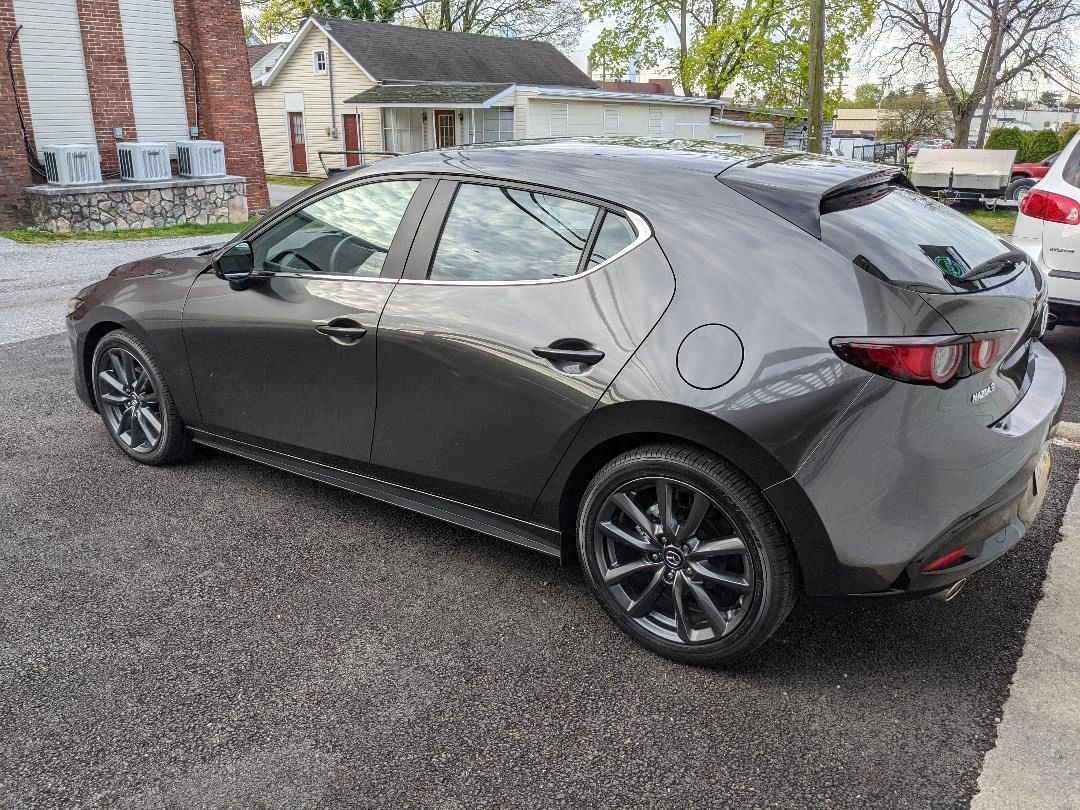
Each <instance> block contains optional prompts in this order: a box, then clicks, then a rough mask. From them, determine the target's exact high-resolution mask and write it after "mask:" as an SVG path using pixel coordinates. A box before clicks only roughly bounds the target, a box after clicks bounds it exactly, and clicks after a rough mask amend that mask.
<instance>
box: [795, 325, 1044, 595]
mask: <svg viewBox="0 0 1080 810" xmlns="http://www.w3.org/2000/svg"><path fill="white" fill-rule="evenodd" d="M895 385H896V386H902V387H900V388H893V389H891V390H889V389H884V388H883V389H882V390H880V391H879V392H878V393H877V395H876V396H874V395H871V396H870V397H869V399H870V400H872V401H870V402H867V403H866V404H865V405H864V407H862V408H861V409H859V412H858V413H854V414H852V415H851V416H850V417H849V418H848V420H846V422H845V423H844V424H843V425H841V426H840V429H839V430H838V431H837V432H836V435H834V436H831V437H830V438H829V439H828V440H827V441H826V442H824V443H823V446H822V447H820V448H819V450H818V452H817V453H816V454H815V455H818V456H819V459H820V461H819V462H818V463H817V464H815V463H813V460H811V462H810V463H807V464H806V465H805V467H804V469H802V470H800V471H799V473H798V474H797V475H796V480H797V481H798V483H799V484H800V485H801V486H802V488H803V490H804V491H805V493H806V496H807V497H808V499H809V500H810V502H811V503H812V504H813V506H814V508H815V510H816V512H817V514H818V516H820V519H821V522H822V525H823V527H824V530H825V531H826V532H827V534H828V537H829V540H830V542H831V545H832V548H833V550H834V551H835V554H836V562H837V564H838V568H837V569H836V570H835V572H834V574H833V575H832V576H830V577H829V579H828V580H827V581H822V579H821V578H815V577H814V576H813V575H812V573H811V574H810V576H804V579H805V580H806V582H807V590H808V591H809V592H810V593H811V594H820V595H866V596H904V595H908V596H918V595H929V594H932V593H935V592H937V591H941V590H944V589H945V588H948V587H949V586H950V585H951V584H953V583H955V582H957V581H958V580H961V579H963V578H965V577H967V576H969V575H970V574H972V573H974V572H975V571H977V570H979V569H980V568H982V567H984V566H986V565H988V564H990V563H991V562H993V561H994V560H995V559H996V558H997V557H999V556H1001V555H1002V554H1003V553H1005V552H1006V551H1008V550H1009V549H1010V548H1012V547H1013V546H1014V545H1016V544H1017V543H1018V542H1019V541H1020V540H1021V539H1022V537H1023V536H1024V533H1025V532H1026V531H1027V528H1028V527H1029V526H1030V525H1031V523H1032V521H1033V520H1034V519H1035V515H1036V513H1037V512H1038V510H1039V507H1040V506H1041V505H1042V501H1043V498H1044V497H1045V488H1043V487H1040V488H1038V489H1036V488H1035V470H1036V466H1037V465H1038V464H1039V460H1040V458H1041V457H1042V455H1043V453H1044V451H1045V450H1046V449H1047V447H1048V446H1049V445H1048V443H1049V441H1050V438H1051V436H1052V431H1053V427H1054V425H1056V424H1057V422H1058V420H1059V411H1060V408H1061V402H1062V398H1063V395H1064V388H1065V374H1064V370H1063V369H1062V367H1061V364H1060V363H1059V362H1058V361H1057V359H1056V358H1055V357H1054V356H1053V355H1052V354H1051V353H1050V351H1049V350H1048V349H1046V348H1045V347H1044V346H1042V344H1040V343H1038V342H1034V343H1032V346H1031V360H1030V364H1029V375H1028V380H1027V385H1026V387H1025V390H1024V394H1023V396H1022V397H1021V398H1020V399H1019V400H1018V401H1017V402H1016V403H1015V405H1014V406H1013V408H1012V409H1011V410H1010V411H1009V412H1008V413H1007V414H1006V415H1005V416H1003V417H1001V418H999V419H998V420H997V421H996V422H994V423H993V424H990V425H987V424H986V423H985V422H982V423H980V422H979V421H978V419H977V416H976V414H975V413H973V412H972V409H971V406H969V405H968V404H967V403H966V401H965V400H963V399H961V398H960V397H957V398H955V399H952V400H949V401H947V404H946V401H945V400H940V401H939V404H940V406H941V408H942V410H940V411H937V412H930V411H927V410H926V409H925V407H924V403H925V400H920V392H919V391H912V390H911V389H912V388H913V387H912V386H905V385H904V384H903V383H897V384H895ZM964 547H966V549H967V551H966V553H965V554H964V556H963V558H962V560H961V561H960V562H959V563H958V564H956V565H953V566H950V567H948V568H944V569H942V570H940V571H935V572H924V570H923V569H924V568H925V566H926V565H927V564H929V563H931V562H933V561H934V560H937V559H939V558H940V557H942V556H943V555H945V554H948V553H949V552H952V551H955V550H958V549H960V548H964ZM806 573H810V572H804V574H806Z"/></svg>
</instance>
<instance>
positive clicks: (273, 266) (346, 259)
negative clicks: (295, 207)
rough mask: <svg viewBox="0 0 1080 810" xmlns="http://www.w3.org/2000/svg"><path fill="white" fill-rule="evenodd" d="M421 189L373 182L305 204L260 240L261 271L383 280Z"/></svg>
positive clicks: (256, 251) (407, 183)
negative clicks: (392, 245) (389, 254)
mask: <svg viewBox="0 0 1080 810" xmlns="http://www.w3.org/2000/svg"><path fill="white" fill-rule="evenodd" d="M418 185H419V181H416V180H388V181H385V182H381V183H369V184H367V185H364V186H358V187H355V188H349V189H345V190H344V191H339V192H338V193H337V194H332V195H330V196H329V197H323V198H322V199H321V200H317V201H315V202H313V203H311V204H310V205H307V206H305V207H304V208H302V209H301V210H299V211H297V212H295V213H293V214H290V215H289V216H287V217H285V218H284V219H283V220H281V221H280V222H277V223H275V224H274V225H272V226H271V227H270V228H269V229H268V230H266V231H265V232H263V233H262V234H260V235H259V236H257V237H256V238H255V241H254V243H253V246H252V247H253V259H254V266H255V269H256V270H257V271H262V272H270V273H303V274H326V275H334V276H361V277H372V276H378V275H379V274H380V273H381V272H382V267H383V261H384V260H385V259H386V254H387V252H388V251H389V250H390V243H391V242H392V241H393V240H394V234H395V233H396V232H397V228H398V225H399V224H400V222H401V218H402V217H403V216H404V215H405V209H406V208H408V206H409V201H410V200H411V199H412V195H413V192H414V191H416V187H417V186H418Z"/></svg>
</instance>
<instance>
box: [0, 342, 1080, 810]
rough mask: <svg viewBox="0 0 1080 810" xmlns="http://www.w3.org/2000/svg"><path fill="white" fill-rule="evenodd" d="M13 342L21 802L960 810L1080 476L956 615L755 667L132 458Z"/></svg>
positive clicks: (515, 559) (32, 352)
mask: <svg viewBox="0 0 1080 810" xmlns="http://www.w3.org/2000/svg"><path fill="white" fill-rule="evenodd" d="M70 373H71V372H70V359H69V357H68V355H67V349H66V346H65V344H64V340H63V338H62V337H61V336H57V335H53V336H47V337H43V338H39V339H33V340H27V341H22V342H18V343H11V344H8V345H6V346H0V414H2V423H0V424H2V430H0V594H2V598H0V805H3V806H20V807H22V806H28V807H55V806H63V805H72V804H109V805H118V806H128V807H188V806H191V807H196V806H237V805H255V804H258V805H264V806H270V807H275V806H276V807H283V806H290V807H296V806H310V805H315V804H321V805H337V804H344V803H349V804H354V805H359V806H380V807H385V806H425V807H483V806H491V807H503V806H521V807H550V806H574V807H582V806H600V805H602V806H613V807H614V806H624V807H642V806H656V807H673V806H687V805H694V806H701V807H744V806H745V807H749V806H756V807H762V806H783V807H790V806H818V807H865V806H888V807H900V806H902V807H963V806H965V805H966V804H967V802H968V800H969V798H970V796H971V794H972V793H973V792H974V790H975V785H976V779H977V777H978V774H979V769H980V765H981V762H982V757H983V755H984V753H985V752H986V751H987V750H988V749H989V748H991V746H992V745H993V742H994V736H995V724H996V723H997V722H998V720H999V718H1000V716H1001V707H1002V704H1003V701H1004V700H1005V698H1006V695H1007V691H1008V685H1009V679H1010V677H1011V675H1012V673H1013V671H1014V669H1015V667H1016V662H1017V659H1018V656H1019V654H1020V651H1021V648H1022V645H1023V641H1024V634H1025V629H1026V626H1027V623H1028V619H1029V617H1030V615H1031V612H1032V609H1033V607H1034V605H1035V603H1036V601H1037V600H1038V598H1039V593H1040V587H1041V582H1042V579H1043V575H1044V571H1045V568H1046V564H1047V559H1048V557H1049V554H1050V551H1051V548H1052V546H1053V544H1054V543H1055V541H1056V540H1057V531H1058V526H1059V523H1060V521H1061V515H1062V510H1063V508H1064V505H1065V501H1066V499H1067V497H1068V495H1069V493H1070V492H1071V490H1072V488H1073V485H1074V483H1075V482H1076V480H1077V473H1078V468H1080V457H1078V454H1076V453H1074V452H1072V451H1070V450H1068V449H1065V448H1059V452H1058V453H1057V457H1056V458H1057V460H1056V466H1055V469H1054V473H1053V477H1052V480H1051V485H1050V491H1049V495H1048V498H1047V501H1046V505H1045V507H1044V509H1043V511H1042V513H1041V515H1040V517H1039V519H1038V521H1037V523H1036V525H1035V526H1034V527H1033V529H1032V530H1031V532H1030V533H1029V535H1028V537H1027V538H1026V539H1025V541H1024V542H1023V543H1022V544H1020V545H1019V546H1018V547H1017V548H1016V549H1015V550H1013V551H1012V552H1010V553H1009V554H1008V555H1006V556H1005V557H1004V558H1003V559H1002V560H1001V561H1000V562H999V563H998V564H997V565H995V566H992V567H991V568H989V569H987V570H985V571H983V572H981V573H980V574H978V575H977V576H975V577H974V578H973V579H972V581H971V582H970V583H969V586H968V588H967V589H966V590H965V591H964V593H963V594H962V595H961V596H960V597H959V598H958V599H957V600H955V601H954V602H952V603H950V604H943V603H940V602H934V601H918V602H908V603H900V604H884V603H872V604H871V603H865V602H859V601H846V602H835V601H804V602H803V603H802V604H801V605H800V606H799V607H798V608H797V609H796V612H795V613H794V614H793V616H792V618H791V619H790V620H789V622H788V623H787V624H786V625H785V626H784V627H783V628H782V629H781V631H780V632H779V634H778V635H777V636H776V637H775V638H774V640H773V642H772V643H771V644H770V645H769V646H768V647H767V648H766V649H765V650H764V651H763V652H762V653H761V654H760V655H759V656H758V657H757V658H756V659H754V660H753V661H751V662H750V663H748V664H746V665H744V666H743V667H741V668H739V669H736V670H728V671H725V670H709V669H695V668H690V667H685V666H680V665H677V664H673V663H671V662H668V661H665V660H663V659H660V658H657V657H655V656H653V655H651V654H650V653H648V652H647V651H645V650H644V649H642V648H641V647H639V646H638V645H636V644H634V643H633V642H632V641H631V640H629V639H628V638H626V637H625V636H624V635H623V634H622V633H621V632H619V631H618V630H617V629H616V628H615V627H614V626H613V625H612V624H611V623H610V622H609V621H608V620H607V619H606V618H605V617H604V615H603V613H602V611H601V610H600V608H599V607H598V605H596V604H595V603H594V601H593V599H592V597H591V596H590V595H589V594H588V592H587V590H586V587H585V584H584V582H583V581H582V578H581V577H580V576H579V574H578V572H577V571H576V570H574V569H566V570H564V569H561V568H560V567H559V566H558V564H557V563H556V562H555V561H553V560H550V559H548V558H546V557H543V556H540V555H538V554H535V553H531V552H529V551H526V550H523V549H519V548H516V547H513V546H510V545H506V544H503V543H500V542H498V541H495V540H492V539H489V538H486V537H483V536H480V535H477V534H474V533H471V532H468V531H466V530H463V529H458V528H454V527H450V526H447V525H444V524H441V523H438V522H436V521H434V520H430V519H427V518H424V517H419V516H416V515H412V514H409V513H407V512H404V511H401V510H398V509H396V508H393V507H390V506H386V505H383V504H379V503H376V502H374V501H371V500H367V499H365V498H362V497H359V496H356V495H351V494H347V493H344V492H340V491H337V490H334V489H331V488H329V487H326V486H323V485H321V484H317V483H313V482H310V481H306V480H304V479H301V478H297V477H295V476H291V475H287V474H285V473H281V472H277V471H275V470H271V469H268V468H265V467H260V466H258V465H255V464H252V463H249V462H246V461H243V460H240V459H236V458H232V457H229V456H226V455H223V454H219V453H215V452H210V451H204V452H202V453H201V454H200V455H199V457H198V458H197V460H196V461H194V462H193V463H189V464H186V465H183V466H177V467H173V468H166V469H152V468H147V467H142V466H139V465H137V464H135V463H132V462H130V461H128V460H127V459H126V458H125V457H124V456H123V455H122V454H120V453H119V452H118V451H117V450H116V449H115V448H114V447H113V446H112V444H111V443H110V441H109V439H108V438H107V436H106V433H105V430H104V428H103V427H102V425H101V424H100V423H99V421H98V419H97V417H96V416H94V415H93V414H91V413H89V412H87V411H86V410H85V409H84V408H83V407H82V405H81V404H80V403H79V402H78V401H77V400H76V399H75V397H74V394H73V393H72V391H71V384H70Z"/></svg>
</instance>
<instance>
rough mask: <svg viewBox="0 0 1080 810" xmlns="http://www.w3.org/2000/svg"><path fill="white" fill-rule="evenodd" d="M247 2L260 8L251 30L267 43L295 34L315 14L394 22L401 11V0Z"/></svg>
mask: <svg viewBox="0 0 1080 810" xmlns="http://www.w3.org/2000/svg"><path fill="white" fill-rule="evenodd" d="M243 5H244V6H245V7H246V8H249V9H252V10H255V11H257V13H255V14H253V15H252V16H250V17H249V20H250V31H249V33H251V32H254V33H256V34H258V36H259V38H260V39H261V40H262V41H263V42H272V41H273V40H275V39H279V38H280V37H282V36H292V34H294V33H296V31H297V29H298V28H299V27H300V25H301V24H302V23H303V22H304V20H305V19H307V18H308V17H311V16H312V15H319V16H324V17H342V18H345V19H350V20H368V21H373V22H391V21H392V20H393V19H394V17H395V15H396V14H397V13H398V12H399V11H400V10H401V0H245V2H244V4H243Z"/></svg>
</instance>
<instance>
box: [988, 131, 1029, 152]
mask: <svg viewBox="0 0 1080 810" xmlns="http://www.w3.org/2000/svg"><path fill="white" fill-rule="evenodd" d="M986 148H987V149H1015V150H1016V154H1017V156H1019V155H1020V154H1021V153H1023V151H1024V133H1022V132H1021V131H1020V130H1019V129H1017V128H1016V127H999V128H998V129H992V130H990V137H989V138H987V139H986Z"/></svg>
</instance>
